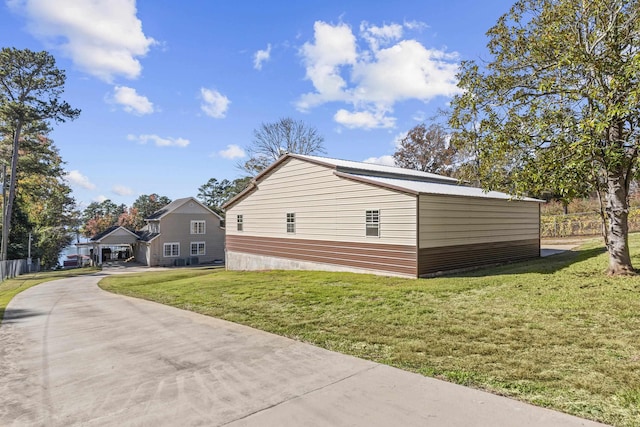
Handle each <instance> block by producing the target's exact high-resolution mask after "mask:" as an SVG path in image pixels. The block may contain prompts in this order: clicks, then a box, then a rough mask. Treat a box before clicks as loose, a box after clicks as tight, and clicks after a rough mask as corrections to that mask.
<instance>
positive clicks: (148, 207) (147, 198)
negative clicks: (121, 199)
mask: <svg viewBox="0 0 640 427" xmlns="http://www.w3.org/2000/svg"><path fill="white" fill-rule="evenodd" d="M169 203H171V199H169V198H168V197H167V196H159V195H157V194H156V193H153V194H148V195H147V194H143V195H141V196H139V197H138V198H137V199H136V201H135V202H133V205H132V206H131V207H130V208H128V209H125V211H124V212H123V213H121V214H120V217H119V218H118V225H121V226H123V227H125V228H128V229H129V230H131V231H136V230H141V229H142V228H143V227H144V226H145V221H144V220H145V218H148V217H149V216H151V214H153V213H154V212H156V211H158V210H160V209H162V208H163V207H165V206H166V205H168V204H169Z"/></svg>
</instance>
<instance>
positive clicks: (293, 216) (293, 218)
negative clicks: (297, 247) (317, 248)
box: [287, 212, 296, 233]
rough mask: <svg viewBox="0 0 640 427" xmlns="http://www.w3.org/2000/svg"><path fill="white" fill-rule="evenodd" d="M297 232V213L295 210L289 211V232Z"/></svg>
mask: <svg viewBox="0 0 640 427" xmlns="http://www.w3.org/2000/svg"><path fill="white" fill-rule="evenodd" d="M295 232H296V214H295V212H287V233H295Z"/></svg>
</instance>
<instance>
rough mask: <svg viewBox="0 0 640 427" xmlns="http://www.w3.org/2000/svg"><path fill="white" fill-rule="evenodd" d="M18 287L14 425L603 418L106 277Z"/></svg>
mask: <svg viewBox="0 0 640 427" xmlns="http://www.w3.org/2000/svg"><path fill="white" fill-rule="evenodd" d="M104 274H109V271H105V272H103V273H102V274H96V275H92V276H82V277H75V278H69V279H63V280H57V281H54V282H48V283H44V284H41V285H38V286H36V287H33V288H30V289H28V290H26V291H24V292H22V293H21V294H19V295H17V296H16V297H15V298H14V299H13V300H12V301H11V303H10V304H9V306H8V307H7V310H6V312H5V318H4V321H3V323H2V326H0V425H2V426H68V425H86V426H112V425H114V426H115V425H117V426H121V425H135V426H154V427H157V426H174V425H176V426H177V425H180V426H197V425H206V426H289V425H291V426H300V425H306V426H347V425H348V426H392V425H393V426H395V425H402V426H465V427H466V426H493V427H499V426H516V425H517V426H523V427H524V426H567V427H569V426H596V425H601V424H597V423H593V422H590V421H586V420H582V419H580V418H575V417H572V416H569V415H566V414H562V413H559V412H554V411H550V410H546V409H542V408H538V407H534V406H531V405H527V404H524V403H521V402H517V401H514V400H510V399H507V398H503V397H499V396H495V395H492V394H489V393H484V392H481V391H478V390H473V389H468V388H465V387H461V386H458V385H454V384H450V383H446V382H442V381H438V380H435V379H432V378H426V377H423V376H421V375H416V374H412V373H409V372H405V371H402V370H399V369H395V368H391V367H388V366H385V365H380V364H377V363H373V362H368V361H365V360H361V359H357V358H354V357H350V356H345V355H342V354H338V353H334V352H331V351H327V350H323V349H320V348H317V347H314V346H311V345H308V344H305V343H301V342H297V341H294V340H290V339H287V338H283V337H280V336H276V335H273V334H269V333H266V332H262V331H258V330H255V329H252V328H249V327H245V326H241V325H237V324H234V323H230V322H226V321H222V320H219V319H215V318H211V317H207V316H203V315H199V314H195V313H191V312H188V311H184V310H179V309H176V308H173V307H168V306H164V305H161V304H157V303H153V302H149V301H143V300H138V299H133V298H128V297H124V296H120V295H114V294H110V293H108V292H105V291H102V290H101V289H100V288H98V286H97V283H98V281H99V280H100V279H101V278H102V276H104Z"/></svg>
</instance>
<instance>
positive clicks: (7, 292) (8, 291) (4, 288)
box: [0, 268, 97, 324]
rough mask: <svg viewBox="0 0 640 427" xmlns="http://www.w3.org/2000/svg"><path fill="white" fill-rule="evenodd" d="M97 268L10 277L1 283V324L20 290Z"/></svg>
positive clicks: (92, 271)
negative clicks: (10, 303) (7, 309)
mask: <svg viewBox="0 0 640 427" xmlns="http://www.w3.org/2000/svg"><path fill="white" fill-rule="evenodd" d="M96 271H97V270H96V269H95V268H79V269H71V270H59V271H46V272H42V273H33V274H24V275H22V276H18V277H16V278H14V279H8V280H5V281H4V282H2V283H0V324H2V318H3V317H4V310H5V309H6V308H7V304H9V301H11V299H12V298H13V297H14V296H16V295H17V294H19V293H20V292H22V291H24V290H26V289H29V288H30V287H32V286H35V285H39V284H40V283H44V282H49V281H51V280H57V279H64V278H65V277H72V276H78V275H80V274H89V273H95V272H96Z"/></svg>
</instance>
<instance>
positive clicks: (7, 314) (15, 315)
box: [0, 308, 45, 325]
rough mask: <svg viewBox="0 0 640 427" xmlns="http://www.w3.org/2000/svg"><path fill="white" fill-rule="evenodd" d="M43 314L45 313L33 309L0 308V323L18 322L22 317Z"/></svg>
mask: <svg viewBox="0 0 640 427" xmlns="http://www.w3.org/2000/svg"><path fill="white" fill-rule="evenodd" d="M43 314H45V313H43V312H41V311H35V310H24V309H20V308H18V309H11V308H0V320H2V325H8V324H11V323H18V322H20V321H21V320H23V319H26V318H29V317H35V316H42V315H43Z"/></svg>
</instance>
